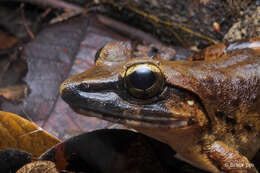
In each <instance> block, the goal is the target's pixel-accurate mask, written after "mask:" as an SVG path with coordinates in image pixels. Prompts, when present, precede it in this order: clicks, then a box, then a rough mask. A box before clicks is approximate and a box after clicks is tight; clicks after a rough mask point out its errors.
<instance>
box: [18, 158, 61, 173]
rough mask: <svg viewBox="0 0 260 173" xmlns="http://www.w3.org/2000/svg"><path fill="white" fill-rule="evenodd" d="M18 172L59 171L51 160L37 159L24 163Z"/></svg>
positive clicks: (45, 172)
mask: <svg viewBox="0 0 260 173" xmlns="http://www.w3.org/2000/svg"><path fill="white" fill-rule="evenodd" d="M16 173H59V171H58V170H57V169H56V166H55V164H54V163H53V162H51V161H35V162H31V163H28V164H26V165H24V166H23V167H22V168H21V169H19V170H18V171H17V172H16Z"/></svg>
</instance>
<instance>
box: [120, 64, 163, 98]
mask: <svg viewBox="0 0 260 173" xmlns="http://www.w3.org/2000/svg"><path fill="white" fill-rule="evenodd" d="M124 80H125V81H124V82H125V87H126V89H127V90H128V92H129V93H130V94H131V95H132V96H134V97H136V98H143V99H145V98H150V97H153V96H155V95H157V94H159V92H161V91H162V88H163V84H164V78H163V75H162V72H161V70H160V69H159V68H158V67H157V66H155V65H153V64H149V63H146V64H135V65H132V66H130V67H129V68H128V69H127V70H126V73H125V77H124Z"/></svg>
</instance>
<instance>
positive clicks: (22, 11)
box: [21, 3, 35, 39]
mask: <svg viewBox="0 0 260 173" xmlns="http://www.w3.org/2000/svg"><path fill="white" fill-rule="evenodd" d="M21 16H22V19H23V24H24V27H25V30H26V32H27V33H28V34H29V36H30V37H31V38H32V39H34V38H35V35H34V34H33V32H32V30H31V29H30V27H29V25H28V23H27V21H26V19H25V15H24V4H23V3H22V4H21Z"/></svg>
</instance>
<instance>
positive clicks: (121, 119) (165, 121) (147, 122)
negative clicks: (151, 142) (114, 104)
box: [72, 106, 193, 128]
mask: <svg viewBox="0 0 260 173" xmlns="http://www.w3.org/2000/svg"><path fill="white" fill-rule="evenodd" d="M72 107H73V106H72ZM73 109H74V111H76V112H78V113H80V114H83V115H87V116H91V117H97V118H101V119H104V120H107V121H111V122H114V123H120V124H125V125H128V126H140V124H141V125H142V127H167V128H175V127H176V128H182V127H187V126H191V125H192V124H193V123H192V121H191V120H190V119H176V118H173V117H171V118H170V117H160V118H155V117H151V116H146V117H137V116H125V115H123V116H116V115H113V114H107V113H104V112H100V113H99V112H97V111H96V110H95V111H92V110H85V109H83V108H80V107H73Z"/></svg>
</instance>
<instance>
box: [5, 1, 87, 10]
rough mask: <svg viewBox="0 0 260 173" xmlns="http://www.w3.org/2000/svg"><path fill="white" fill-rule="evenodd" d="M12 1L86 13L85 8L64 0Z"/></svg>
mask: <svg viewBox="0 0 260 173" xmlns="http://www.w3.org/2000/svg"><path fill="white" fill-rule="evenodd" d="M2 1H10V0H2ZM11 1H19V2H28V3H32V4H39V5H42V6H49V7H52V8H59V9H70V10H76V11H84V8H81V7H79V6H76V5H73V4H70V3H67V2H64V1H62V0H11Z"/></svg>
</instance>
